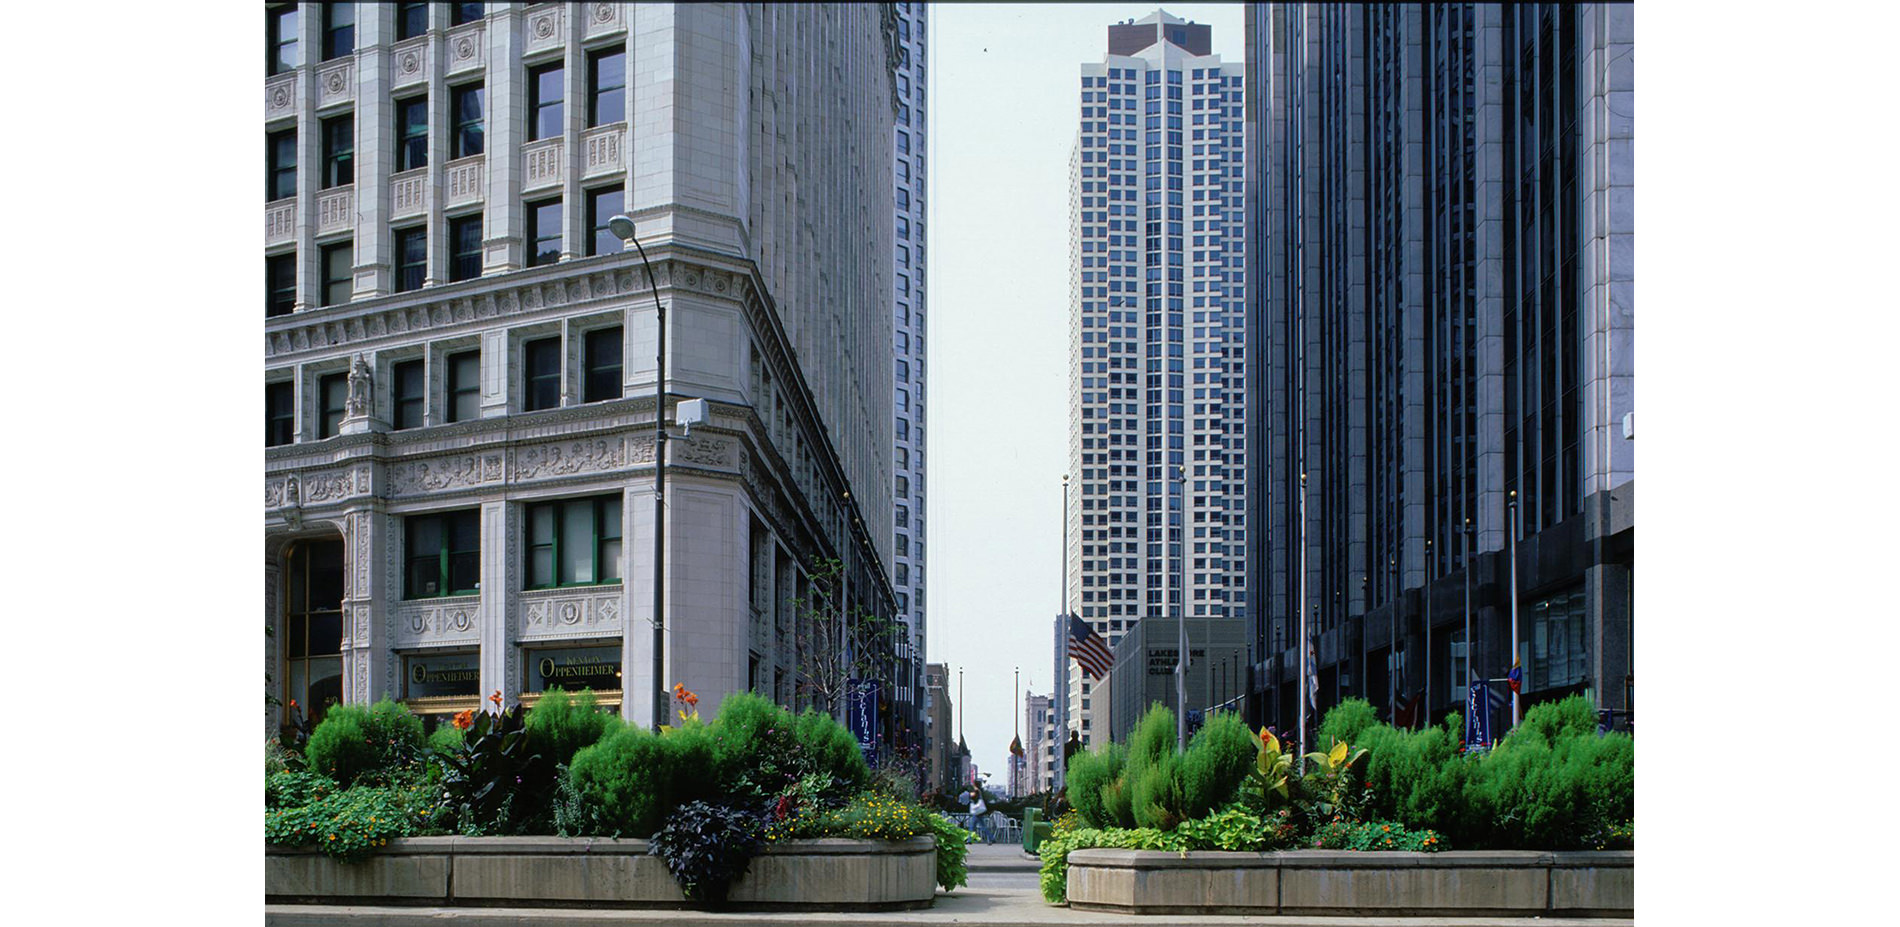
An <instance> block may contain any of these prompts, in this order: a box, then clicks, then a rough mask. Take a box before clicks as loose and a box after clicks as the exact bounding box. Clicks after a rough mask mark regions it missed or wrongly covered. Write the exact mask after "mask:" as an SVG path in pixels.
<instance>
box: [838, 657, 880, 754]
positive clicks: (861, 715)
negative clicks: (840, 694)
mask: <svg viewBox="0 0 1900 927" xmlns="http://www.w3.org/2000/svg"><path fill="white" fill-rule="evenodd" d="M845 693H846V694H845V701H844V715H845V726H846V727H847V728H848V729H850V731H851V736H852V737H855V738H857V741H858V751H859V752H860V753H863V754H864V762H865V764H866V765H868V766H870V767H871V768H872V769H876V768H877V742H878V736H877V735H878V712H877V696H878V681H877V680H875V679H858V678H856V677H852V678H851V679H850V680H849V686H848V687H847V688H846V689H845Z"/></svg>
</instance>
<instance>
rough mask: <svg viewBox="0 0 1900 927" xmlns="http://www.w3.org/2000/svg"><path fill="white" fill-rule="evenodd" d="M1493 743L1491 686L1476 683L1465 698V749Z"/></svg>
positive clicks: (1485, 683) (1486, 683) (1484, 683)
mask: <svg viewBox="0 0 1900 927" xmlns="http://www.w3.org/2000/svg"><path fill="white" fill-rule="evenodd" d="M1490 743H1491V684H1490V683H1488V682H1474V683H1472V684H1471V691H1470V692H1469V693H1468V694H1467V695H1466V696H1465V747H1466V748H1467V749H1468V748H1471V747H1476V746H1480V745H1488V744H1490Z"/></svg>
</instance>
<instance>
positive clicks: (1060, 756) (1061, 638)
mask: <svg viewBox="0 0 1900 927" xmlns="http://www.w3.org/2000/svg"><path fill="white" fill-rule="evenodd" d="M1056 641H1057V644H1056V646H1057V647H1059V648H1060V650H1059V651H1058V654H1059V655H1058V656H1057V657H1056V689H1057V692H1056V717H1057V718H1059V719H1060V720H1059V721H1058V722H1057V724H1056V788H1058V789H1064V788H1067V787H1068V784H1069V755H1068V745H1069V475H1068V474H1067V473H1064V474H1062V605H1061V607H1060V608H1058V609H1057V610H1056Z"/></svg>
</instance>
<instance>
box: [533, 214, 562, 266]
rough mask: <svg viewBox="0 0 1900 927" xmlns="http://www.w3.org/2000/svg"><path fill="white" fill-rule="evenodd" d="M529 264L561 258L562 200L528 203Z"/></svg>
mask: <svg viewBox="0 0 1900 927" xmlns="http://www.w3.org/2000/svg"><path fill="white" fill-rule="evenodd" d="M527 211H528V266H529V267H536V266H539V265H542V264H552V263H554V262H555V261H558V260H560V259H561V201H560V200H544V201H542V202H539V203H529V204H528V210H527Z"/></svg>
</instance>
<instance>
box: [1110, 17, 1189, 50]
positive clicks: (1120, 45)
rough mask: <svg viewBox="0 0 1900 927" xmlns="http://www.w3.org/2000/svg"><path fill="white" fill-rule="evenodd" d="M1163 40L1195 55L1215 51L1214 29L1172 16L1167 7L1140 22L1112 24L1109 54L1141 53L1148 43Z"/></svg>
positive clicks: (1152, 43)
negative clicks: (1166, 9)
mask: <svg viewBox="0 0 1900 927" xmlns="http://www.w3.org/2000/svg"><path fill="white" fill-rule="evenodd" d="M1160 42H1171V43H1173V44H1175V45H1178V46H1180V47H1181V48H1184V49H1186V50H1187V52H1188V54H1191V55H1207V54H1212V52H1213V46H1214V29H1213V27H1211V26H1205V25H1196V24H1194V23H1192V22H1188V21H1185V20H1182V19H1181V18H1179V17H1176V16H1170V15H1168V13H1167V11H1165V10H1156V11H1155V12H1153V13H1150V14H1149V15H1147V16H1145V17H1143V18H1142V19H1141V20H1140V21H1139V22H1126V23H1116V24H1114V25H1112V26H1109V27H1108V53H1109V54H1111V55H1139V54H1141V53H1142V52H1143V51H1145V50H1146V49H1147V48H1148V46H1150V45H1154V44H1157V43H1160Z"/></svg>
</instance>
